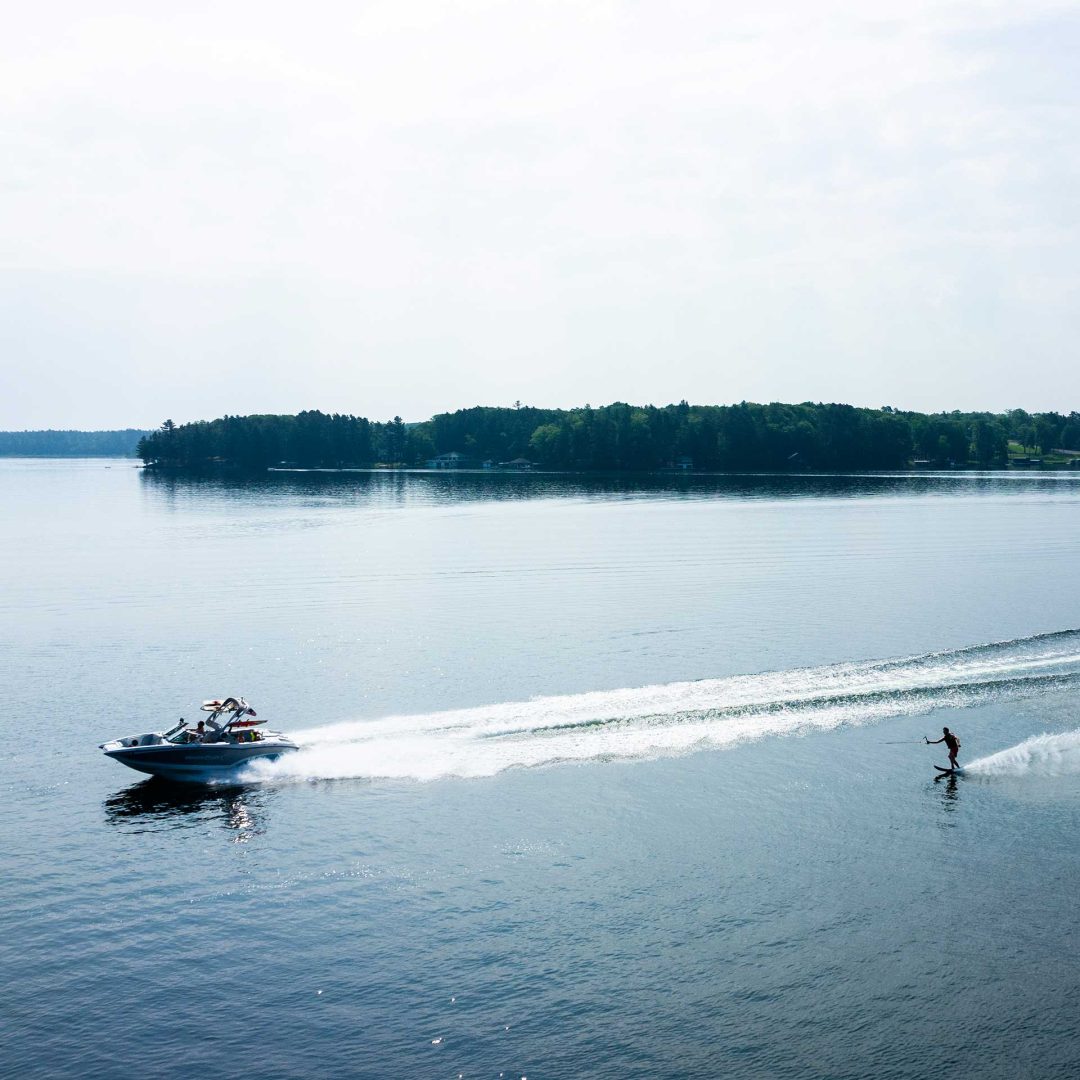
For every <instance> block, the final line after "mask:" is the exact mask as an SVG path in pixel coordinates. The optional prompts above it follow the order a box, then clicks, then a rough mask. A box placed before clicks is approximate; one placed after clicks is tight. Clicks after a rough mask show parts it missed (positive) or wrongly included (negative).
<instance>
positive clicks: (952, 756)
mask: <svg viewBox="0 0 1080 1080" xmlns="http://www.w3.org/2000/svg"><path fill="white" fill-rule="evenodd" d="M941 730H942V731H943V732H944V734H943V735H942V736H941V738H940V739H933V740H930V739H926V736H925V735H924V736H923V738H924V739H926V745H927V746H937V744H938V743H944V744H945V746H946V747H947V748H948V751H949V768H951V769H959V768H960V763H959V762H958V761H957V760H956V755H957V754H958V753H959V752H960V740H959V739H958V738H957V737H956V735H955V734H954V733H953V732H951V731H950V730H949V729H948V728H947V727H946V728H942V729H941Z"/></svg>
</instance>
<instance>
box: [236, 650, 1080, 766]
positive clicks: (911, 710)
mask: <svg viewBox="0 0 1080 1080" xmlns="http://www.w3.org/2000/svg"><path fill="white" fill-rule="evenodd" d="M1076 686H1080V630H1063V631H1059V632H1058V633H1053V634H1042V635H1039V636H1037V637H1030V638H1022V639H1018V640H1015V641H1005V642H997V643H993V644H986V645H975V646H971V647H970V648H966V649H956V650H951V651H946V652H938V653H928V654H926V655H923V656H912V657H906V658H902V659H890V660H874V661H865V662H857V663H845V664H834V665H830V666H827V667H816V668H798V669H794V670H790V671H780V672H765V673H762V674H759V675H739V676H734V677H730V678H724V679H706V680H702V681H699V682H683V683H669V684H666V685H659V686H645V687H639V688H635V689H626V690H607V691H597V692H594V693H587V694H572V695H567V696H562V697H544V698H535V699H533V700H531V701H521V702H506V703H503V704H498V705H485V706H479V707H476V708H469V709H455V710H451V711H447V712H435V713H425V714H419V715H412V716H390V717H385V718H383V719H379V720H363V721H350V722H345V723H338V724H330V725H327V726H324V727H318V728H312V729H309V730H307V731H300V732H297V733H294V735H293V737H294V739H295V741H296V743H297V744H298V745H299V746H300V751H299V752H298V753H293V754H288V755H286V756H284V757H282V758H279V759H277V760H276V761H269V762H267V761H262V762H254V763H252V764H251V765H250V766H248V767H246V769H245V771H244V773H243V776H242V779H244V780H246V781H255V782H258V781H275V780H293V779H295V780H299V779H312V780H314V779H337V778H346V777H367V778H401V779H412V780H435V779H440V778H442V777H449V776H459V777H480V776H492V775H495V774H496V773H499V772H502V771H503V770H505V769H510V768H529V767H536V766H541V765H553V764H557V763H565V762H595V761H606V760H628V759H635V758H653V757H669V756H673V755H677V754H685V753H689V752H692V751H695V750H701V749H716V748H720V747H725V746H730V745H733V744H735V743H740V742H745V741H747V740H751V739H761V738H766V737H769V736H776V735H790V734H795V733H802V732H809V731H814V730H827V729H830V728H836V727H839V726H842V725H853V724H870V723H874V722H876V721H880V720H884V719H887V718H889V717H896V716H913V715H919V714H923V713H928V712H931V711H932V710H935V709H940V708H964V707H969V706H974V705H981V704H985V703H988V702H991V701H995V700H1003V699H1017V698H1022V697H1031V696H1035V695H1038V694H1042V693H1046V692H1048V691H1054V690H1061V689H1066V688H1070V687H1076ZM1044 739H1046V740H1049V742H1047V743H1045V744H1044V743H1043V742H1040V741H1039V740H1037V739H1032V740H1028V742H1027V743H1023V744H1021V745H1020V746H1018V747H1015V748H1013V750H1006V751H1002V753H1001V754H995V755H993V756H992V757H989V758H983V759H982V760H981V761H978V762H976V763H974V764H973V765H971V766H970V767H969V768H970V769H971V770H972V771H976V770H977V771H980V772H984V773H986V774H987V775H990V774H992V773H993V772H994V770H1004V769H1008V768H1019V767H1021V765H1022V763H1023V762H1024V761H1027V762H1028V763H1029V764H1028V765H1027V766H1024V767H1029V768H1032V769H1034V768H1036V767H1038V768H1042V767H1046V768H1050V767H1063V766H1061V765H1060V763H1062V762H1066V761H1075V762H1077V769H1078V770H1080V733H1075V734H1073V735H1069V736H1045V737H1044ZM1070 739H1072V740H1075V742H1074V743H1070V742H1068V740H1070ZM1054 740H1059V742H1054ZM1061 740H1065V741H1064V742H1061ZM1009 755H1013V757H1009ZM999 759H1001V760H1000V761H999ZM1054 761H1056V762H1058V763H1059V764H1058V765H1052V762H1054Z"/></svg>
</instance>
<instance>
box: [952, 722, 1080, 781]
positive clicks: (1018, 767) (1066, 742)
mask: <svg viewBox="0 0 1080 1080" xmlns="http://www.w3.org/2000/svg"><path fill="white" fill-rule="evenodd" d="M964 771H965V772H968V773H974V774H976V775H978V776H991V777H997V776H1002V777H1012V776H1017V777H1024V776H1073V775H1075V774H1077V773H1080V731H1065V732H1062V733H1061V734H1060V735H1036V736H1034V737H1033V738H1031V739H1026V740H1024V742H1022V743H1019V744H1017V745H1016V746H1010V747H1009V748H1008V749H1007V750H999V751H998V752H997V753H996V754H990V755H989V756H987V757H984V758H979V760H978V761H973V762H972V763H971V764H970V765H968V766H967V767H966V768H965V770H964Z"/></svg>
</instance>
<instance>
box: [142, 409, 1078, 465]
mask: <svg viewBox="0 0 1080 1080" xmlns="http://www.w3.org/2000/svg"><path fill="white" fill-rule="evenodd" d="M137 453H138V456H139V457H140V458H142V460H143V462H144V463H146V464H147V465H148V466H152V467H158V468H166V469H176V470H181V471H189V472H199V471H213V470H220V469H228V470H235V471H240V472H260V471H264V470H266V469H267V468H271V467H274V466H282V465H283V466H294V467H300V468H348V467H357V468H362V467H369V466H378V465H383V466H390V467H393V466H397V467H417V466H420V467H423V466H424V465H425V464H427V463H429V462H432V461H436V462H439V463H440V464H447V463H448V462H447V461H445V460H440V458H444V457H445V456H446V455H455V456H454V457H453V458H452V459H451V460H450V462H449V463H450V464H452V465H453V466H456V467H464V468H467V467H476V468H479V467H481V466H485V465H486V466H489V467H490V466H495V467H497V466H499V465H504V464H510V465H516V466H518V467H523V466H525V465H526V464H528V465H534V466H536V467H540V468H549V469H574V470H605V471H609V470H657V469H665V468H673V469H695V470H751V471H754V470H775V469H790V470H833V469H899V468H908V467H911V466H913V465H914V466H926V467H937V468H948V467H977V468H1002V467H1005V466H1007V465H1008V464H1010V462H1011V463H1013V464H1025V465H1029V466H1030V465H1032V464H1057V465H1066V464H1072V465H1074V466H1075V465H1077V464H1078V462H1077V461H1076V460H1070V459H1071V458H1073V455H1074V454H1075V456H1076V458H1080V413H1077V412H1070V413H1069V414H1067V415H1065V414H1062V413H1057V412H1049V413H1034V414H1032V413H1028V412H1025V411H1024V410H1022V409H1014V410H1012V411H1010V412H1006V413H989V412H950V413H932V414H928V413H918V412H905V411H901V410H896V409H892V408H889V407H884V408H881V409H866V408H856V407H854V406H851V405H840V404H822V403H809V402H807V403H803V404H799V405H786V404H779V403H773V404H767V405H762V404H755V403H751V402H741V403H740V404H737V405H690V404H688V403H687V402H685V401H684V402H680V403H679V404H677V405H666V406H661V407H656V406H652V405H648V406H634V405H627V404H624V403H621V402H617V403H615V404H612V405H605V406H601V407H597V408H593V407H592V406H589V405H585V406H583V407H582V408H577V409H537V408H531V407H527V406H520V405H517V406H514V407H511V408H499V407H482V406H478V407H475V408H471V409H462V410H459V411H457V412H453V413H440V414H438V415H436V416H434V417H432V418H431V419H430V420H427V421H424V422H422V423H416V424H406V423H405V422H404V421H402V419H401V418H400V417H395V418H394V419H393V420H390V421H387V422H378V421H373V420H369V419H367V418H365V417H360V416H353V415H351V414H344V413H323V412H320V411H318V410H312V411H306V412H301V413H299V414H297V415H295V416H288V415H254V416H224V417H221V418H219V419H216V420H208V421H207V420H203V421H197V422H195V423H190V424H180V425H177V424H174V423H173V422H172V421H171V420H168V421H166V422H165V423H164V424H163V425H162V426H161V428H160V429H158V430H157V431H154V432H151V433H149V434H147V435H145V436H143V437H142V438H141V439H139V441H138V446H137ZM1036 455H1038V459H1036V457H1035V456H1036Z"/></svg>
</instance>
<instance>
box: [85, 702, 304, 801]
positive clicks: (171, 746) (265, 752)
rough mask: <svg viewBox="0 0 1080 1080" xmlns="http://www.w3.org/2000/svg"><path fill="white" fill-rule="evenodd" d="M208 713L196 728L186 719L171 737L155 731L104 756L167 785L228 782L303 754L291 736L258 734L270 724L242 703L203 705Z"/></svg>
mask: <svg viewBox="0 0 1080 1080" xmlns="http://www.w3.org/2000/svg"><path fill="white" fill-rule="evenodd" d="M201 708H202V711H203V712H205V713H207V716H206V718H205V719H204V720H200V721H199V723H198V725H197V727H195V728H190V727H188V723H187V721H186V720H184V719H183V718H181V719H180V722H179V723H178V724H176V725H174V726H173V727H171V728H169V730H168V731H151V732H147V733H146V734H144V735H129V736H127V737H126V738H123V739H113V740H112V742H106V743H101V744H100V747H99V749H101V750H104V751H105V756H106V757H110V758H112V759H113V760H115V761H119V762H120V763H121V764H123V765H127V766H128V768H130V769H136V770H137V771H138V772H142V773H149V774H150V775H151V776H161V777H164V778H165V779H167V780H188V781H193V782H195V783H206V782H208V781H209V782H213V781H218V782H220V781H221V780H222V779H228V778H229V777H230V776H231V775H232V774H234V773H236V772H237V771H238V770H239V769H240V768H241V766H243V765H247V764H248V763H249V762H251V761H265V760H272V759H273V758H276V757H280V756H281V755H282V754H287V753H290V752H292V751H293V750H297V749H299V747H298V746H297V745H296V743H294V742H293V741H292V740H291V739H290V738H288V736H286V735H282V734H281V733H280V732H276V731H259V730H257V729H258V727H259V726H261V725H262V724H265V723H266V721H265V720H259V719H257V717H256V715H255V710H254V709H253V708H251V706H250V705H248V703H247V702H246V701H245V700H244V699H243V698H237V697H228V698H220V699H215V700H213V701H204V702H203V704H202V706H201Z"/></svg>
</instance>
